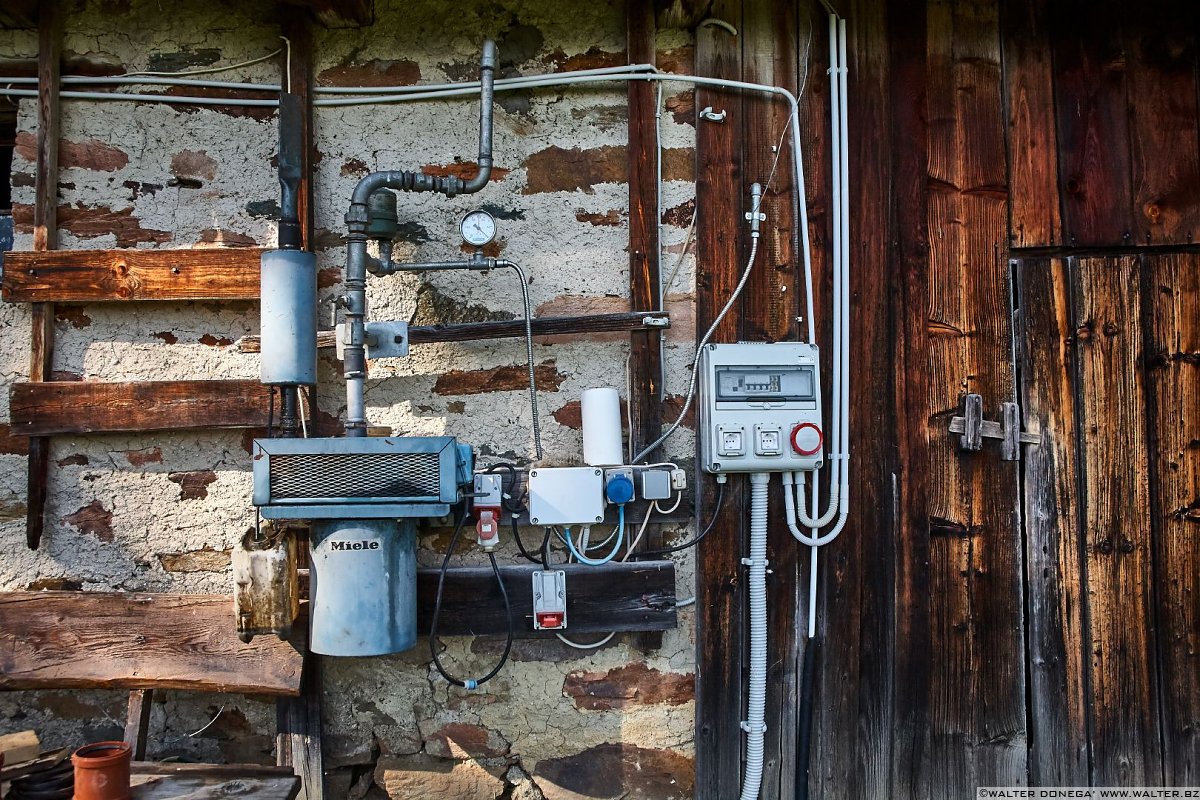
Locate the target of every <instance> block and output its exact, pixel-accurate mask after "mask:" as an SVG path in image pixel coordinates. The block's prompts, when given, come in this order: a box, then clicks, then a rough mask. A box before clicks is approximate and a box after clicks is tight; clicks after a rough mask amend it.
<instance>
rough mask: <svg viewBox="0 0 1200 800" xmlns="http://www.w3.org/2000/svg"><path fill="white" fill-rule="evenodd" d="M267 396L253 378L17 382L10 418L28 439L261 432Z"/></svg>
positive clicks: (11, 394) (10, 408)
mask: <svg viewBox="0 0 1200 800" xmlns="http://www.w3.org/2000/svg"><path fill="white" fill-rule="evenodd" d="M269 392H270V390H269V388H268V387H266V386H263V385H262V384H261V383H259V382H258V381H252V380H229V381H142V382H137V383H101V382H98V381H79V382H74V381H73V382H62V381H60V382H56V383H15V384H13V385H12V387H11V389H10V395H9V398H10V407H9V415H10V417H11V420H12V432H13V433H15V434H24V435H26V436H51V435H55V434H63V433H120V432H132V431H170V430H179V429H186V428H258V427H262V426H263V425H265V424H266V423H267V404H268V402H269Z"/></svg>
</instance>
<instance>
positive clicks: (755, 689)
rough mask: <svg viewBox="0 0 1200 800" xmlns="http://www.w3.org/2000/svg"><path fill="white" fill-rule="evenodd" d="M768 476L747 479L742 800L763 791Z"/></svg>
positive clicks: (753, 798)
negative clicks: (746, 643) (747, 655)
mask: <svg viewBox="0 0 1200 800" xmlns="http://www.w3.org/2000/svg"><path fill="white" fill-rule="evenodd" d="M770 480H771V475H770V473H767V472H755V473H753V474H751V476H750V558H749V559H748V561H749V564H750V581H749V586H750V687H749V692H748V695H749V699H748V703H747V709H746V711H747V713H746V721H745V722H744V723H742V727H743V729H744V730H745V731H746V773H745V778H744V779H743V781H742V800H757V798H758V793H759V791H760V790H761V788H762V776H763V733H764V732H765V731H766V724H765V722H764V719H765V717H766V709H767V490H768V489H769V488H770Z"/></svg>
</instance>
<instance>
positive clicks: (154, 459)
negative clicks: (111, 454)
mask: <svg viewBox="0 0 1200 800" xmlns="http://www.w3.org/2000/svg"><path fill="white" fill-rule="evenodd" d="M125 459H126V460H127V461H128V462H129V463H130V464H132V465H133V466H135V467H144V466H146V465H147V464H161V463H162V460H163V454H162V448H161V447H157V446H155V447H145V448H142V449H141V450H126V451H125Z"/></svg>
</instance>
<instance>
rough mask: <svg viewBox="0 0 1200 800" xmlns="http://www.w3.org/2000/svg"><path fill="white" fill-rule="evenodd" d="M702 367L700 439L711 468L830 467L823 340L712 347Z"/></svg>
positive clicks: (783, 469)
mask: <svg viewBox="0 0 1200 800" xmlns="http://www.w3.org/2000/svg"><path fill="white" fill-rule="evenodd" d="M698 368H699V370H700V429H699V432H698V436H699V439H700V456H701V463H702V464H703V467H704V470H705V471H706V472H717V473H719V472H792V471H799V470H813V469H819V468H820V467H821V466H822V463H823V461H824V455H823V451H824V444H825V441H824V432H823V429H822V425H821V370H820V351H819V350H818V348H817V346H816V345H813V344H808V343H805V342H775V343H770V344H768V343H760V342H738V343H737V344H710V345H707V346H705V348H704V351H703V353H702V354H701V357H700V364H699V367H698Z"/></svg>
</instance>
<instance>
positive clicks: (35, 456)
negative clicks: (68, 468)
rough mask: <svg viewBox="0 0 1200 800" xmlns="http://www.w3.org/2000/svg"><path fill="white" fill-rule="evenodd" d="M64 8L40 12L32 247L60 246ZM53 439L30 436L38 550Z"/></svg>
mask: <svg viewBox="0 0 1200 800" xmlns="http://www.w3.org/2000/svg"><path fill="white" fill-rule="evenodd" d="M62 16H63V15H62V13H61V11H60V9H59V8H58V6H57V4H55V3H53V2H49V3H45V4H43V5H42V9H41V13H40V14H39V16H38V128H37V145H38V150H37V177H36V178H35V183H34V191H35V192H36V199H35V200H34V206H33V249H34V250H39V251H44V250H54V249H57V247H58V219H57V210H58V138H59V113H58V78H59V66H60V61H61V51H62ZM29 342H30V347H31V349H32V355H31V358H30V363H29V380H31V381H48V380H50V378H51V372H52V369H53V363H54V304H53V303H34V304H33V305H32V306H31V308H30V335H29ZM49 469H50V440H49V439H47V438H45V437H36V438H33V439H30V440H29V482H28V486H29V491H28V496H27V499H26V512H25V513H26V516H25V543H26V544H27V545H28V546H29V549H30V550H36V549H37V548H38V546H39V545H40V544H41V542H42V531H43V530H44V529H45V512H46V483H47V481H48V480H49V474H48V473H49Z"/></svg>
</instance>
